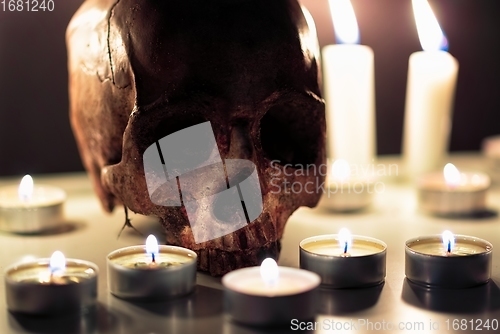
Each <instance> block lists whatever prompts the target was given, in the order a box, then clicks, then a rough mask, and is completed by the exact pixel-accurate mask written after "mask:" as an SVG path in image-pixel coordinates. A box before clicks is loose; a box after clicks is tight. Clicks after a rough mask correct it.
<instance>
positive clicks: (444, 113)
mask: <svg viewBox="0 0 500 334" xmlns="http://www.w3.org/2000/svg"><path fill="white" fill-rule="evenodd" d="M413 10H414V14H415V21H416V23H417V30H418V35H419V38H420V42H421V44H422V48H423V49H424V51H420V52H415V53H413V54H412V55H411V56H410V61H409V69H408V84H407V92H406V110H405V124H404V138H403V159H404V163H405V169H406V173H407V175H408V177H410V178H413V177H415V176H417V175H420V174H422V173H426V172H429V171H432V170H435V169H437V168H439V167H440V166H441V165H442V164H443V160H444V158H445V156H446V151H447V149H448V143H449V135H450V131H451V115H452V108H453V100H454V95H455V86H456V81H457V75H458V62H457V60H456V59H455V58H453V56H451V55H450V54H449V53H448V52H446V51H442V50H441V49H443V48H446V46H447V42H446V38H445V37H444V35H443V32H442V31H441V28H440V27H439V24H438V22H437V20H436V17H435V16H434V14H433V12H432V9H431V7H430V6H429V4H428V3H427V0H413Z"/></svg>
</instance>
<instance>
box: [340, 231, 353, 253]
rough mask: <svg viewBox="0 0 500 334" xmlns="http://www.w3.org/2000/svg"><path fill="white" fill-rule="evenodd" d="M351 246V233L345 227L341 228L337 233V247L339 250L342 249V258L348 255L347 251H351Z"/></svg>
mask: <svg viewBox="0 0 500 334" xmlns="http://www.w3.org/2000/svg"><path fill="white" fill-rule="evenodd" d="M351 245H352V235H351V232H350V231H349V230H348V229H346V228H345V227H344V228H341V229H340V231H339V246H340V249H342V251H343V255H344V256H347V255H349V250H350V249H351Z"/></svg>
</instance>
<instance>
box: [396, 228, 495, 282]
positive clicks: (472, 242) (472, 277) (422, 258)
mask: <svg viewBox="0 0 500 334" xmlns="http://www.w3.org/2000/svg"><path fill="white" fill-rule="evenodd" d="M492 250H493V246H492V245H491V244H490V243H489V242H487V241H485V240H483V239H479V238H476V237H470V236H465V235H453V234H452V233H451V232H449V231H445V232H444V233H443V234H442V235H433V236H427V237H419V238H415V239H410V240H408V241H406V248H405V254H406V256H405V273H406V277H407V278H408V279H409V280H410V281H412V282H415V283H417V284H421V285H424V286H427V287H444V288H469V287H473V286H477V285H480V284H484V283H486V282H488V281H489V279H490V274H491V258H492Z"/></svg>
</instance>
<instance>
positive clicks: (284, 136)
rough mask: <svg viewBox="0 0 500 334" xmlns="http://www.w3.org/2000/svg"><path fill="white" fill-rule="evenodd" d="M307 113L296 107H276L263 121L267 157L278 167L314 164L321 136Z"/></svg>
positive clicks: (269, 111) (263, 147)
mask: <svg viewBox="0 0 500 334" xmlns="http://www.w3.org/2000/svg"><path fill="white" fill-rule="evenodd" d="M304 113H305V111H302V110H297V109H296V108H294V107H293V106H288V105H283V106H274V107H272V108H271V109H269V110H268V112H267V113H266V114H265V115H264V117H263V118H262V120H261V127H260V141H261V145H262V149H263V151H264V155H265V156H266V157H267V158H268V159H270V160H278V161H279V164H281V165H285V164H294V165H297V164H301V165H307V164H313V163H315V162H316V159H317V154H318V147H319V146H318V145H319V140H320V139H321V134H320V132H319V130H320V129H319V126H317V125H316V126H314V124H311V120H310V119H308V118H307V117H308V116H309V115H304Z"/></svg>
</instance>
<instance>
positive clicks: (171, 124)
mask: <svg viewBox="0 0 500 334" xmlns="http://www.w3.org/2000/svg"><path fill="white" fill-rule="evenodd" d="M204 122H206V120H205V119H204V118H203V117H202V116H201V115H196V114H189V113H183V114H178V115H174V116H173V117H169V118H166V119H164V120H162V121H160V122H159V123H158V124H157V126H156V127H155V131H154V136H155V138H156V141H158V140H160V139H162V138H163V137H166V136H168V135H171V134H172V133H175V132H177V131H181V130H184V129H186V128H189V127H191V126H193V125H197V124H200V123H204Z"/></svg>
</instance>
